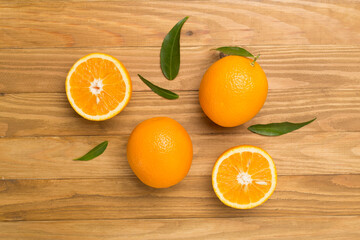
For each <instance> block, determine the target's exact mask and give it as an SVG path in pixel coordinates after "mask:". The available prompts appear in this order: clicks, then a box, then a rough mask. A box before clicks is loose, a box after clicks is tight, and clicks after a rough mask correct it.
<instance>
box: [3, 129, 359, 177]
mask: <svg viewBox="0 0 360 240" xmlns="http://www.w3.org/2000/svg"><path fill="white" fill-rule="evenodd" d="M191 137H192V142H193V146H194V158H193V164H192V166H191V169H190V172H189V175H190V176H204V175H209V174H210V173H211V171H212V167H213V165H214V163H215V161H216V159H217V158H218V157H219V156H220V154H221V153H222V152H224V151H225V150H226V149H228V148H230V147H233V146H235V145H241V144H250V145H255V146H260V147H261V148H263V149H265V150H266V151H267V152H269V154H270V155H271V156H272V157H273V159H274V161H275V163H276V167H277V171H278V174H279V175H299V174H303V175H311V174H350V173H356V174H360V164H359V159H360V143H359V141H358V139H359V138H360V132H351V133H350V132H339V133H329V132H325V133H319V132H315V133H311V134H309V133H307V132H300V131H299V132H294V133H292V134H288V135H284V136H283V137H279V138H276V140H275V139H274V140H272V139H269V138H264V137H261V136H257V135H255V134H252V133H246V134H234V135H232V134H213V135H198V134H192V135H191ZM104 140H108V141H109V146H108V148H107V150H106V151H105V153H104V154H103V155H101V157H99V158H98V159H95V160H92V161H89V162H74V161H72V159H74V158H76V157H79V156H82V155H83V154H84V153H86V152H87V151H89V150H90V149H92V148H93V147H94V146H96V145H97V144H98V143H100V142H101V141H104ZM127 140H128V136H125V135H122V136H98V137H89V136H78V137H41V138H38V137H27V138H0V152H1V154H0V156H1V157H0V159H1V161H0V178H4V179H26V178H34V179H36V178H112V177H124V176H133V173H132V171H131V169H130V167H129V165H128V162H127V159H126V144H127ZM19 149H21V150H19Z"/></svg>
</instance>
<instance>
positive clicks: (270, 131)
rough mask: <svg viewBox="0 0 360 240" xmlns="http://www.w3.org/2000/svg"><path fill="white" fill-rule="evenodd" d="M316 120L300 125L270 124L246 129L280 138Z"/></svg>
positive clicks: (287, 123)
mask: <svg viewBox="0 0 360 240" xmlns="http://www.w3.org/2000/svg"><path fill="white" fill-rule="evenodd" d="M315 119H316V118H314V119H312V120H310V121H308V122H302V123H291V122H282V123H270V124H257V125H252V126H250V127H248V129H249V130H250V131H251V132H253V133H257V134H260V135H263V136H280V135H283V134H286V133H289V132H292V131H295V130H297V129H299V128H302V127H303V126H306V125H308V124H309V123H312V122H313V121H315Z"/></svg>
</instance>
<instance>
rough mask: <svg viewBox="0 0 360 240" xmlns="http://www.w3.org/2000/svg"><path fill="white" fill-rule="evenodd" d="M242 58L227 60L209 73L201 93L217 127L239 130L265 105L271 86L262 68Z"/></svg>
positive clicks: (201, 101) (217, 64) (208, 113)
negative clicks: (238, 127)
mask: <svg viewBox="0 0 360 240" xmlns="http://www.w3.org/2000/svg"><path fill="white" fill-rule="evenodd" d="M252 61H253V60H252V59H248V58H245V57H240V56H227V57H224V58H222V59H220V60H218V61H217V62H215V63H214V64H213V65H211V66H210V68H209V69H208V70H207V71H206V73H205V75H204V77H203V79H202V81H201V84H200V89H199V101H200V105H201V107H202V109H203V111H204V113H205V114H206V115H207V116H208V117H209V118H210V119H211V120H212V121H213V122H215V123H216V124H218V125H220V126H223V127H235V126H238V125H241V124H243V123H245V122H247V121H249V120H250V119H252V118H253V117H254V116H255V115H256V114H257V113H258V112H259V111H260V109H261V107H262V106H263V105H264V103H265V100H266V96H267V92H268V82H267V79H266V75H265V73H264V71H263V70H262V68H261V67H260V65H259V64H258V63H256V62H255V64H254V66H252V65H251V62H252Z"/></svg>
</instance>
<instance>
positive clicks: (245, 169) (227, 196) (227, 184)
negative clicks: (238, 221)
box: [212, 145, 277, 209]
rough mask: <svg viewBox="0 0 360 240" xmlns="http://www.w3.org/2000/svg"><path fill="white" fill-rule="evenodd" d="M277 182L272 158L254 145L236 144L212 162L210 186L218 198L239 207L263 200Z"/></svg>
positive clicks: (255, 204)
mask: <svg viewBox="0 0 360 240" xmlns="http://www.w3.org/2000/svg"><path fill="white" fill-rule="evenodd" d="M276 181H277V176H276V168H275V164H274V162H273V160H272V159H271V157H270V156H269V154H267V153H266V152H265V151H264V150H262V149H261V148H258V147H254V146H248V145H244V146H237V147H233V148H230V149H228V150H227V151H225V152H224V153H223V154H222V155H221V156H220V157H219V158H218V160H217V162H216V163H215V166H214V169H213V172H212V185H213V188H214V191H215V193H216V195H217V196H218V198H219V199H220V201H222V202H223V203H224V204H225V205H227V206H229V207H233V208H238V209H248V208H254V207H256V206H259V205H260V204H262V203H264V202H265V201H266V200H267V199H269V197H270V196H271V194H272V193H273V192H274V190H275V186H276Z"/></svg>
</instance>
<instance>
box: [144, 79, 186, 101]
mask: <svg viewBox="0 0 360 240" xmlns="http://www.w3.org/2000/svg"><path fill="white" fill-rule="evenodd" d="M138 76H139V78H140V79H141V81H143V82H144V83H145V84H146V85H147V86H148V87H149V88H150V89H151V90H152V91H153V92H154V93H156V94H157V95H159V96H161V97H163V98H166V99H170V100H172V99H177V98H179V95H177V94H176V93H174V92H172V91H170V90H167V89H164V88H161V87H158V86H156V85H155V84H152V83H151V82H150V81H148V80H146V79H145V78H143V76H141V75H140V74H138Z"/></svg>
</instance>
